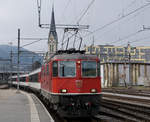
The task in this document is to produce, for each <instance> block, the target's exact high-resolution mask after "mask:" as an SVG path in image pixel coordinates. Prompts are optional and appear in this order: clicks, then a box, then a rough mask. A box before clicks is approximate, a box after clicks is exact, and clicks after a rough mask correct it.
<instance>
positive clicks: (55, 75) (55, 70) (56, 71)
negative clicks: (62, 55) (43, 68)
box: [53, 61, 58, 77]
mask: <svg viewBox="0 0 150 122" xmlns="http://www.w3.org/2000/svg"><path fill="white" fill-rule="evenodd" d="M57 76H58V62H57V61H54V62H53V77H57Z"/></svg>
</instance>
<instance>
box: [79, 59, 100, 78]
mask: <svg viewBox="0 0 150 122" xmlns="http://www.w3.org/2000/svg"><path fill="white" fill-rule="evenodd" d="M82 76H83V77H96V76H97V75H96V61H82Z"/></svg>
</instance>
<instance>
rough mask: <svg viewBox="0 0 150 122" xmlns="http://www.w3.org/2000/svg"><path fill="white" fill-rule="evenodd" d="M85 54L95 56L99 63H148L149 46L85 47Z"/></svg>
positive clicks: (149, 61) (149, 55)
mask: <svg viewBox="0 0 150 122" xmlns="http://www.w3.org/2000/svg"><path fill="white" fill-rule="evenodd" d="M85 49H86V53H87V54H97V55H98V57H99V58H100V60H101V62H125V61H126V62H128V61H129V60H130V61H131V62H137V63H150V46H148V47H145V46H139V47H132V46H130V45H129V44H128V46H126V47H123V46H114V45H97V46H94V45H91V46H86V47H85Z"/></svg>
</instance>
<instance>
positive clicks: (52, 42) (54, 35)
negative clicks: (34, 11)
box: [48, 7, 58, 55]
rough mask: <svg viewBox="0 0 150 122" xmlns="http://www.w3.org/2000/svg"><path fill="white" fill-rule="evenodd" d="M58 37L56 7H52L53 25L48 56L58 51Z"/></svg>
mask: <svg viewBox="0 0 150 122" xmlns="http://www.w3.org/2000/svg"><path fill="white" fill-rule="evenodd" d="M57 44H58V37H57V32H56V25H55V15H54V7H52V15H51V25H50V31H49V37H48V55H50V54H52V53H55V52H56V51H57Z"/></svg>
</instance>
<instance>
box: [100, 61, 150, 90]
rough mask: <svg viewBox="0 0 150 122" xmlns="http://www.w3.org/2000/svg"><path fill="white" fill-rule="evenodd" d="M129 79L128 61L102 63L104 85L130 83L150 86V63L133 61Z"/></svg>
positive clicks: (114, 85)
mask: <svg viewBox="0 0 150 122" xmlns="http://www.w3.org/2000/svg"><path fill="white" fill-rule="evenodd" d="M130 74H131V75H130V77H131V78H130V79H131V80H130V81H129V64H128V63H103V64H101V78H102V87H112V86H113V87H116V86H125V85H127V86H129V85H136V86H138V85H142V86H150V64H143V63H142V64H141V63H131V72H130Z"/></svg>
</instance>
